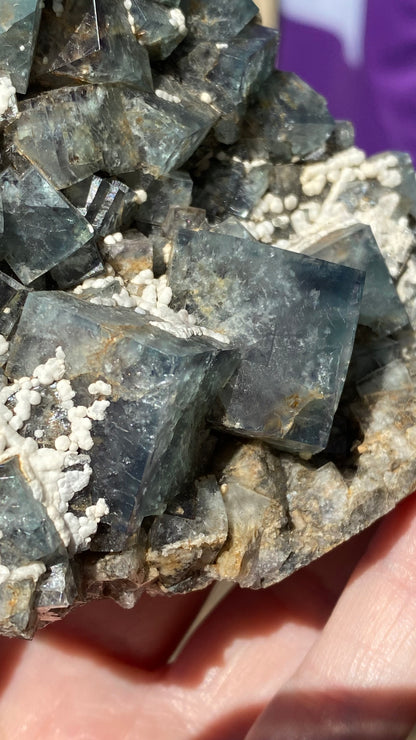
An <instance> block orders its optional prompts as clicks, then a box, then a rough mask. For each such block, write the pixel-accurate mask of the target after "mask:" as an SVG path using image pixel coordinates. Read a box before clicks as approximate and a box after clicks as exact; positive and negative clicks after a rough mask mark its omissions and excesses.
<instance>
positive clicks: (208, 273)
mask: <svg viewBox="0 0 416 740" xmlns="http://www.w3.org/2000/svg"><path fill="white" fill-rule="evenodd" d="M169 282H170V286H171V288H172V290H173V295H174V303H173V305H174V307H175V308H176V309H182V308H186V309H187V310H189V311H190V312H191V313H192V314H194V315H195V317H196V319H197V321H199V322H200V323H202V324H204V325H205V326H208V327H209V328H211V329H215V330H216V331H222V332H224V333H225V334H227V335H228V336H229V337H230V338H231V340H232V341H233V342H234V343H235V344H236V345H237V346H238V347H239V348H240V350H241V352H242V363H241V367H240V368H239V370H238V371H237V374H236V376H235V377H234V379H233V380H232V382H231V383H230V384H229V385H228V386H227V387H226V388H225V389H224V391H223V392H222V393H221V394H220V400H219V404H218V408H217V412H216V415H215V423H216V424H217V425H219V426H220V427H223V428H225V429H227V430H228V431H231V432H233V433H236V434H242V435H246V436H251V437H256V438H260V439H263V440H265V441H267V442H269V443H271V444H273V445H275V446H277V447H280V448H282V449H287V450H291V451H297V452H311V453H314V452H317V451H318V450H321V449H323V448H324V447H325V445H326V442H327V439H328V435H329V431H330V428H331V424H332V419H333V415H334V412H335V410H336V408H337V405H338V401H339V398H340V395H341V391H342V388H343V384H344V380H345V376H346V372H347V368H348V363H349V359H350V355H351V351H352V346H353V341H354V335H355V330H356V326H357V320H358V314H359V309H360V300H361V294H362V289H363V283H364V274H363V273H361V272H359V271H357V270H353V269H351V268H349V267H344V266H340V265H333V264H330V263H328V262H323V261H321V260H314V259H312V258H310V257H305V256H304V255H299V254H295V253H292V252H287V251H285V250H281V249H278V248H276V247H269V246H266V245H264V244H260V243H259V242H255V241H253V240H252V239H241V238H236V237H230V236H226V235H222V234H214V233H210V232H207V231H181V232H179V234H178V236H177V238H176V240H175V242H174V251H173V256H172V260H171V264H170V268H169Z"/></svg>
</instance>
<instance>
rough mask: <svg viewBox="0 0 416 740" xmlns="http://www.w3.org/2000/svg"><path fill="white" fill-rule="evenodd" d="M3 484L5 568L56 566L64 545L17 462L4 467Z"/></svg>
mask: <svg viewBox="0 0 416 740" xmlns="http://www.w3.org/2000/svg"><path fill="white" fill-rule="evenodd" d="M0 483H1V496H0V530H1V532H2V537H1V538H0V562H1V564H2V565H5V566H6V567H11V568H13V567H20V566H22V565H28V564H29V563H32V562H35V561H42V562H44V561H49V562H52V561H53V560H54V559H56V558H57V556H58V555H59V553H60V552H61V550H62V547H63V546H62V542H61V540H60V537H59V535H58V532H57V530H56V529H55V526H54V524H53V522H52V521H51V519H50V518H49V516H48V514H47V512H46V509H45V507H44V506H43V504H41V503H40V501H36V499H35V498H34V495H33V491H32V489H31V488H30V486H29V484H28V483H27V480H26V478H25V476H24V474H23V473H22V471H21V469H20V467H19V464H18V459H17V458H15V457H14V458H11V459H10V460H8V461H7V462H4V463H2V464H0Z"/></svg>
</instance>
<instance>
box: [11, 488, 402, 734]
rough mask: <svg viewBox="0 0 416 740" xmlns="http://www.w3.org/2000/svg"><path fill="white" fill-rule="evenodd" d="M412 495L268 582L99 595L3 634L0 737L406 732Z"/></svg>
mask: <svg viewBox="0 0 416 740" xmlns="http://www.w3.org/2000/svg"><path fill="white" fill-rule="evenodd" d="M415 556H416V495H413V496H411V497H409V498H408V499H407V500H405V501H404V502H403V503H402V504H401V505H400V506H398V507H397V508H396V510H395V511H393V512H392V513H391V514H390V515H389V516H387V517H386V518H385V519H384V520H383V521H382V522H381V523H380V524H378V525H376V526H374V527H373V528H371V530H369V531H368V532H366V533H364V534H362V535H359V536H358V537H356V538H354V539H353V540H351V541H350V542H348V543H346V544H345V545H343V546H341V547H339V548H337V549H336V550H334V551H333V552H332V553H329V555H327V556H325V557H324V558H321V559H320V560H319V561H316V562H315V563H313V564H312V565H310V566H309V567H308V568H305V569H303V570H302V571H300V572H298V573H297V574H295V575H294V576H292V577H291V578H289V579H287V580H286V581H284V582H282V583H281V584H278V585H277V586H274V587H272V588H269V589H267V590H265V591H262V592H250V591H243V590H240V589H235V590H234V591H233V592H232V593H231V594H229V596H228V597H227V598H226V599H225V600H224V601H223V602H222V603H221V604H220V605H219V606H218V607H217V608H216V610H215V611H214V612H213V613H212V614H211V615H210V617H209V618H208V619H207V620H206V621H205V622H204V623H203V624H202V625H201V626H200V627H199V628H198V630H197V631H196V632H195V633H194V635H193V636H192V638H191V639H190V641H189V642H188V643H187V645H186V646H185V648H184V650H183V651H182V653H181V654H180V656H179V657H178V658H177V659H176V661H175V662H174V663H170V664H167V659H168V657H169V656H170V655H171V653H172V651H173V650H174V648H175V646H176V645H177V644H178V642H179V640H180V638H181V636H182V635H183V634H184V632H186V630H187V627H188V626H189V624H191V623H192V621H193V619H194V617H195V615H196V613H197V612H198V610H199V608H200V605H201V603H202V602H203V600H204V599H205V597H206V593H195V594H190V595H189V596H179V597H173V598H170V599H166V598H163V597H156V598H150V597H143V598H142V599H141V600H140V601H139V603H138V604H137V606H136V607H135V608H134V609H133V610H131V611H124V610H122V609H120V608H119V607H118V606H117V605H116V604H113V603H112V602H102V603H92V604H89V605H87V606H85V607H82V608H80V609H78V610H75V611H74V612H72V614H70V615H69V617H68V618H67V619H66V620H64V621H63V622H61V623H55V624H53V625H51V626H50V627H48V628H47V629H46V630H44V631H43V632H41V633H39V634H38V635H37V636H36V638H35V639H34V640H33V641H32V642H24V641H15V640H7V639H6V638H3V639H1V640H0V666H1V671H0V739H1V740H15V739H16V740H17V739H18V740H20V739H21V738H22V739H23V738H25V739H26V738H27V739H28V740H29V739H30V740H55V739H56V740H58V739H59V740H67V739H68V740H69V739H71V740H133V739H134V740H136V739H137V738H139V739H140V740H162V738H163V740H244V739H245V740H278V739H279V740H301V739H304V738H307V740H318V739H319V740H330V739H331V740H332V738H333V739H334V740H335V739H336V740H344V739H354V740H399V739H400V740H401V739H403V740H404V739H405V738H406V737H407V735H408V733H409V732H410V730H411V728H412V726H413V725H414V723H415V722H416V557H415Z"/></svg>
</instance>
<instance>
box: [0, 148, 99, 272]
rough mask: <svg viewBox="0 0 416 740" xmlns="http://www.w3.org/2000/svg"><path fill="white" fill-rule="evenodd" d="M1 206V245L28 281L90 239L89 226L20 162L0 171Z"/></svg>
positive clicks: (14, 267)
mask: <svg viewBox="0 0 416 740" xmlns="http://www.w3.org/2000/svg"><path fill="white" fill-rule="evenodd" d="M0 187H1V193H2V198H3V209H4V234H3V235H2V237H1V248H2V250H3V253H4V256H5V259H6V261H7V262H8V264H9V265H10V267H11V268H12V269H13V271H14V272H15V273H16V275H17V277H18V278H19V279H20V280H21V281H22V283H24V284H25V285H28V284H29V283H31V282H33V280H36V278H38V277H40V276H41V275H43V274H44V273H46V272H48V271H49V270H50V269H51V268H52V267H54V266H55V265H56V264H57V263H58V262H60V261H61V260H63V259H65V258H66V257H69V256H70V255H71V254H73V253H74V252H75V251H76V250H77V249H79V248H80V247H82V246H83V245H84V244H85V243H86V242H87V241H89V240H90V239H91V234H92V231H93V230H92V228H91V227H90V226H89V224H88V222H87V221H86V220H85V218H83V217H82V216H81V215H80V214H79V213H78V211H77V210H76V209H75V208H74V207H73V206H72V205H71V204H70V203H69V202H68V201H67V200H66V199H65V198H64V197H63V196H62V195H61V194H60V193H58V192H57V191H56V190H55V189H54V188H53V187H52V186H51V184H50V183H49V182H48V181H47V180H46V179H45V178H44V177H43V175H42V174H41V172H39V170H38V169H37V168H36V167H34V166H33V165H30V164H29V163H28V162H26V163H24V168H23V172H17V171H16V170H15V169H13V168H12V167H9V168H8V169H7V170H5V171H4V172H3V173H2V174H1V175H0Z"/></svg>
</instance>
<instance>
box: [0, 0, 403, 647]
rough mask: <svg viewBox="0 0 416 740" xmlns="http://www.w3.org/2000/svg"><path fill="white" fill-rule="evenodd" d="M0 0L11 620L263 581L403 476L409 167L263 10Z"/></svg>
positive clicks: (1, 506)
mask: <svg viewBox="0 0 416 740" xmlns="http://www.w3.org/2000/svg"><path fill="white" fill-rule="evenodd" d="M0 5H1V12H0V16H1V17H0V91H1V97H2V101H3V106H2V108H3V109H2V110H1V111H0V132H1V144H0V146H1V162H2V171H1V172H0V186H1V196H2V207H1V209H0V531H1V536H0V633H1V634H3V635H8V636H16V635H20V636H24V637H31V636H32V635H33V633H34V632H35V630H36V628H37V627H38V626H43V625H44V624H45V623H47V622H49V621H54V620H56V619H58V618H60V617H62V616H64V615H65V614H66V613H67V612H68V611H69V610H70V609H72V608H73V606H74V605H75V604H78V603H82V602H84V601H87V600H88V599H92V598H94V599H97V598H100V597H102V596H106V597H108V596H110V597H112V598H114V599H116V600H117V601H118V602H119V603H120V604H122V605H123V606H126V607H131V606H133V605H134V603H135V601H136V600H137V598H138V597H139V596H140V594H141V593H142V592H143V591H145V590H146V591H148V592H149V593H186V592H188V591H192V590H194V589H200V588H203V587H204V586H206V585H207V584H209V583H212V582H213V581H216V580H221V579H225V580H227V581H233V582H236V583H238V584H240V585H241V586H245V587H251V588H260V587H264V586H268V585H270V584H272V583H276V582H277V581H279V580H280V579H282V578H284V577H286V576H288V575H289V574H290V573H292V572H293V571H294V570H296V569H297V568H300V567H302V566H303V565H306V564H307V563H309V562H310V561H311V560H313V559H314V558H317V557H319V556H320V555H322V554H323V553H325V552H327V551H328V550H329V549H330V548H331V547H334V546H335V545H337V544H339V543H340V542H342V541H344V540H346V539H348V538H349V537H351V536H352V535H353V534H355V533H357V532H359V531H360V530H361V529H363V528H364V527H365V526H368V525H369V524H370V523H371V522H373V521H374V520H375V519H377V518H378V517H380V516H382V515H383V514H384V513H386V512H387V511H389V510H390V509H391V508H393V506H394V505H395V504H396V503H397V502H398V501H399V500H400V499H401V498H402V497H403V496H405V495H406V494H407V493H409V492H410V491H411V490H412V489H414V488H415V487H416V462H415V460H416V406H415V391H416V388H415V381H414V379H415V378H416V355H415V341H414V328H415V326H416V239H415V231H414V219H415V218H416V180H415V176H414V171H413V168H412V165H411V161H410V158H409V157H408V155H406V154H403V153H400V152H386V153H383V154H379V155H376V156H374V157H370V158H368V159H366V157H365V155H364V153H363V152H361V151H360V150H359V149H357V148H356V147H354V132H353V128H352V126H351V124H349V123H348V122H346V121H335V120H334V119H333V118H332V116H331V115H330V113H329V112H328V109H327V105H326V102H325V100H324V99H323V98H322V97H321V96H320V95H319V94H318V93H317V92H316V91H314V90H312V89H311V88H310V87H309V86H308V85H307V84H306V83H305V82H303V81H302V80H300V79H299V78H298V77H297V76H296V75H294V74H291V73H290V72H282V71H279V70H275V69H274V65H275V54H276V48H277V44H278V33H277V32H276V31H275V30H273V29H266V28H264V27H262V26H261V25H259V23H258V20H259V18H258V17H257V8H256V6H255V4H254V3H253V2H252V0H229V1H228V2H226V1H225V0H203V1H202V0H182V1H181V0H131V2H130V0H129V1H128V2H127V1H126V2H125V3H123V2H121V1H120V2H113V0H65V2H64V3H63V4H62V8H61V7H60V5H61V4H60V3H54V2H52V1H51V0H45V7H43V9H42V8H41V5H42V6H43V3H40V2H35V1H34V0H33V1H32V0H22V2H20V0H19V1H18V2H13V3H11V2H9V1H8V0H7V1H6V0H5V2H3V4H1V3H0ZM41 16H42V17H41ZM39 20H40V28H39V34H38V25H39ZM37 34H38V35H37ZM36 39H37V40H36ZM35 45H36V48H35ZM32 57H33V63H32ZM28 83H29V86H28ZM26 89H27V95H25V93H26ZM16 91H17V93H18V95H17V96H16ZM317 257H318V259H317ZM322 258H323V259H322ZM364 272H365V284H364V290H363V283H364ZM362 291H363V299H362V301H361V302H360V297H361V292H362ZM408 317H409V318H408ZM409 322H410V323H409ZM354 337H355V339H354ZM350 356H351V360H350ZM344 381H345V382H344ZM279 448H280V449H279ZM299 453H300V454H299Z"/></svg>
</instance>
